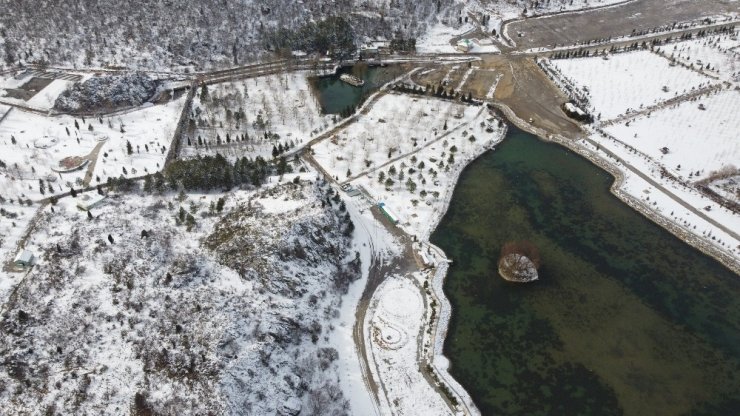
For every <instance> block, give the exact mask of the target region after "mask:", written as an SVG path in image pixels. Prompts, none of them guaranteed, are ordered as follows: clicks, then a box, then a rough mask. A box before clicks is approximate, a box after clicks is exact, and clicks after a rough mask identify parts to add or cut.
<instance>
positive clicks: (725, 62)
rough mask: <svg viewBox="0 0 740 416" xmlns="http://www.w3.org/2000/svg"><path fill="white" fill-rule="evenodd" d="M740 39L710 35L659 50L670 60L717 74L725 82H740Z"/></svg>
mask: <svg viewBox="0 0 740 416" xmlns="http://www.w3.org/2000/svg"><path fill="white" fill-rule="evenodd" d="M739 47H740V39H738V35H737V32H735V33H734V34H720V35H710V36H706V37H702V38H698V39H692V40H688V41H684V42H677V43H675V44H668V45H665V46H662V47H660V48H657V49H656V51H657V52H658V53H660V54H661V55H663V56H666V57H668V58H669V59H675V60H676V61H678V62H680V63H682V64H684V65H690V66H693V67H694V68H697V69H703V70H705V71H707V72H708V73H710V74H716V75H717V76H719V77H720V79H722V80H724V81H735V82H740V49H739Z"/></svg>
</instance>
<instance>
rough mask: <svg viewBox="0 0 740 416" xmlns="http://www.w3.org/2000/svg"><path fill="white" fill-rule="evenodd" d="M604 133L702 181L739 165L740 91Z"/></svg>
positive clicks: (673, 108) (663, 111) (679, 106)
mask: <svg viewBox="0 0 740 416" xmlns="http://www.w3.org/2000/svg"><path fill="white" fill-rule="evenodd" d="M699 105H703V106H704V108H705V110H700V109H699V108H698V106H699ZM604 130H605V131H606V132H607V133H609V134H611V135H613V136H615V137H616V138H618V139H619V140H620V141H622V142H623V143H625V144H627V145H629V146H632V147H634V148H635V149H637V150H638V151H640V152H641V153H643V154H645V155H647V156H649V157H650V158H652V159H654V160H655V161H656V162H657V163H659V164H661V165H662V166H664V167H665V168H666V169H668V170H669V171H670V172H671V173H672V174H674V175H675V176H677V177H682V178H684V179H687V180H689V181H691V182H694V181H698V180H700V179H704V178H706V177H707V176H710V175H711V174H712V173H713V172H716V171H719V170H721V169H723V168H725V167H727V166H730V165H735V166H736V167H740V91H737V90H723V91H721V92H719V93H716V94H711V95H709V96H708V97H707V96H703V97H701V98H699V99H697V100H696V101H693V100H692V101H684V102H682V103H680V104H677V105H675V106H671V107H668V108H664V109H661V110H658V111H655V112H653V113H652V114H651V115H650V116H649V117H648V116H641V117H638V118H637V119H633V120H630V121H629V122H624V123H620V124H616V125H611V126H608V127H606V128H605V129H604ZM663 148H667V153H665V154H664V153H663V151H661V149H663ZM679 166H680V168H679Z"/></svg>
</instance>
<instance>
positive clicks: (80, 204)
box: [77, 193, 105, 211]
mask: <svg viewBox="0 0 740 416" xmlns="http://www.w3.org/2000/svg"><path fill="white" fill-rule="evenodd" d="M104 199H105V195H100V194H97V193H92V194H84V195H82V196H81V197H80V199H79V201H77V208H79V209H81V210H83V211H90V210H91V209H93V208H95V207H96V206H98V205H100V203H102V202H103V200H104Z"/></svg>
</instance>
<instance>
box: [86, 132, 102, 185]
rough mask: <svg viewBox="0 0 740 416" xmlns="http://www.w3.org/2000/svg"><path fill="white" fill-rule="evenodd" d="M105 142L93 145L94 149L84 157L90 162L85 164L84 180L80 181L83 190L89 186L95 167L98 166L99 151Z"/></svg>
mask: <svg viewBox="0 0 740 416" xmlns="http://www.w3.org/2000/svg"><path fill="white" fill-rule="evenodd" d="M106 141H107V140H106ZM106 141H102V142H98V144H96V145H95V148H94V149H93V150H92V151H91V152H90V153H89V154H88V155H87V156H85V159H87V160H89V161H90V162H88V164H87V172H85V179H84V180H83V181H82V183H83V186H84V187H85V188H87V187H88V186H90V182H91V181H92V177H93V173H94V172H95V165H97V164H98V155H99V154H100V151H101V150H102V149H103V146H104V145H105V143H106Z"/></svg>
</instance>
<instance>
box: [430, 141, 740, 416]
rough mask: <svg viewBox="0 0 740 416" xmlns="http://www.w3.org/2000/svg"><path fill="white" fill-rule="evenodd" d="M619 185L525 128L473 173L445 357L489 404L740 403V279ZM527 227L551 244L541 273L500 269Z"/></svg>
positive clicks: (567, 407)
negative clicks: (642, 210) (622, 193)
mask: <svg viewBox="0 0 740 416" xmlns="http://www.w3.org/2000/svg"><path fill="white" fill-rule="evenodd" d="M612 182H613V178H612V177H611V176H609V175H608V174H607V173H606V172H604V171H602V170H600V169H599V168H597V167H595V166H593V165H592V164H590V163H589V162H588V161H586V160H585V159H582V158H580V157H579V156H577V155H575V154H573V153H571V152H569V151H567V150H565V149H564V148H562V147H560V146H558V145H555V144H550V143H544V142H542V141H539V140H538V139H537V138H535V137H534V136H531V135H529V134H527V133H524V132H522V131H520V130H517V129H513V128H512V129H511V130H510V132H509V134H508V136H507V138H506V139H505V140H504V142H503V143H502V144H501V145H500V146H499V147H498V148H497V149H496V150H495V151H493V152H489V153H486V154H485V155H483V156H482V157H480V158H479V159H478V160H476V161H475V162H474V163H472V164H471V165H470V166H469V167H468V168H467V169H466V170H465V171H464V172H463V174H462V176H461V178H460V182H459V184H458V186H457V188H456V190H455V194H454V197H453V199H452V203H451V206H450V208H449V211H448V213H447V214H446V216H445V217H444V219H443V220H442V222H441V224H440V225H439V228H438V229H437V231H436V232H435V233H434V235H433V236H432V241H433V242H434V243H435V244H437V245H439V246H440V247H441V248H442V249H443V250H444V251H445V252H446V253H447V254H448V256H450V258H452V259H453V261H454V263H453V265H452V266H451V268H450V270H449V274H448V276H447V280H446V283H445V292H446V294H447V296H448V297H449V298H450V301H451V302H452V307H453V314H452V319H451V323H450V331H449V334H448V338H447V340H446V343H445V354H446V355H447V356H448V357H449V358H450V360H451V363H452V369H451V372H452V374H453V376H454V377H455V378H456V379H457V380H459V381H460V383H461V384H462V385H463V386H464V387H465V388H466V389H467V390H468V391H469V392H470V394H471V395H472V397H473V399H474V400H475V402H476V404H477V405H478V407H479V408H480V409H481V411H482V412H483V414H486V415H492V414H503V415H612V414H628V415H681V414H697V415H731V414H738V411H739V410H740V280H739V279H740V277H739V276H737V275H735V274H734V273H732V272H731V271H729V270H727V269H725V268H724V267H723V266H721V265H720V264H719V263H717V262H716V261H714V260H713V259H711V258H709V257H707V256H705V255H703V254H702V253H700V252H699V251H697V250H695V249H693V248H691V247H690V246H688V245H687V244H685V243H683V242H682V241H680V240H679V239H677V238H675V237H674V236H672V235H671V234H669V233H668V232H666V231H665V230H663V229H662V228H660V227H658V226H656V225H655V224H653V223H652V222H650V221H649V220H647V219H646V218H644V217H643V216H641V215H640V214H638V213H637V212H635V211H633V210H632V209H630V208H629V207H628V206H626V205H625V204H623V203H622V202H621V201H619V200H618V199H617V198H616V197H614V196H613V195H612V194H611V193H610V192H609V186H610V185H611V183H612ZM511 240H529V241H531V242H533V243H534V244H536V246H537V247H538V248H539V251H540V255H541V258H542V267H541V269H540V280H539V281H537V282H533V283H528V284H512V283H508V282H506V281H504V280H503V279H501V278H500V277H499V276H498V273H497V271H496V263H497V261H498V257H499V253H500V250H501V246H502V245H503V244H504V243H505V242H507V241H511Z"/></svg>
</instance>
